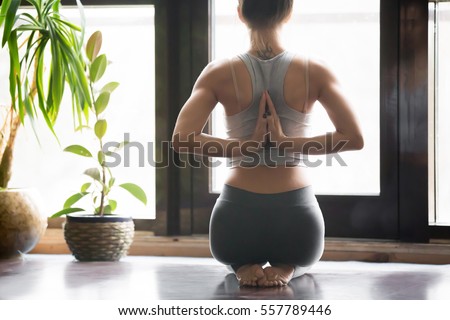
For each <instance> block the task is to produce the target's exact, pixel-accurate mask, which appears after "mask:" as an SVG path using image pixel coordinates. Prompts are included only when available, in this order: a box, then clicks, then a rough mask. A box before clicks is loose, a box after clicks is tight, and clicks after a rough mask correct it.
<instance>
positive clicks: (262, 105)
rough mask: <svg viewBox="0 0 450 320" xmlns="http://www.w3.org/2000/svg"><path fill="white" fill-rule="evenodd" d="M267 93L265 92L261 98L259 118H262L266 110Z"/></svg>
mask: <svg viewBox="0 0 450 320" xmlns="http://www.w3.org/2000/svg"><path fill="white" fill-rule="evenodd" d="M266 99H267V97H266V94H265V92H263V94H262V95H261V100H259V111H258V119H260V118H262V117H263V115H264V113H265V112H266Z"/></svg>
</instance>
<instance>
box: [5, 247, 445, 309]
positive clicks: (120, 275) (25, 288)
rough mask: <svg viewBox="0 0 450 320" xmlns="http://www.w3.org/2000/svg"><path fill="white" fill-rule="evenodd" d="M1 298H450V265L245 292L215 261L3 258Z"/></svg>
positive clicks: (368, 269) (336, 270)
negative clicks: (84, 260) (83, 260)
mask: <svg viewBox="0 0 450 320" xmlns="http://www.w3.org/2000/svg"><path fill="white" fill-rule="evenodd" d="M0 299H2V300H6V299H11V300H16V299H21V300H34V299H111V300H115V299H121V300H127V299H130V300H132V299H153V300H158V299H159V300H185V299H189V300H197V299H200V300H213V299H220V300H228V299H271V300H281V299H304V300H321V299H323V300H337V299H339V300H347V299H351V300H355V299H358V300H373V299H383V300H396V299H407V300H425V299H432V300H441V299H445V300H450V265H441V266H438V265H416V264H394V263H389V264H386V263H383V264H379V263H363V262H330V261H321V262H319V263H318V264H317V265H316V266H315V267H313V268H312V269H311V270H310V273H309V274H307V275H305V276H303V277H300V278H297V279H294V280H293V281H292V282H291V284H290V285H289V286H287V287H285V288H281V289H266V288H239V286H238V285H237V282H236V278H235V277H234V275H232V274H228V272H227V269H226V268H225V267H224V266H222V265H220V264H219V263H217V262H216V261H214V260H213V259H209V258H175V257H136V256H133V257H131V256H130V257H126V258H124V259H122V260H121V261H120V262H95V263H92V262H91V263H81V262H77V261H75V260H74V259H73V257H71V256H69V255H37V254H36V255H35V254H29V255H26V256H23V257H22V258H19V259H15V260H3V261H1V260H0Z"/></svg>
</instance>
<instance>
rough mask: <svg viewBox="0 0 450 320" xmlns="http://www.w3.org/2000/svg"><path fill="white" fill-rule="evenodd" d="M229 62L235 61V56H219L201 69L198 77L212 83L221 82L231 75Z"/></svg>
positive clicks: (227, 79)
mask: <svg viewBox="0 0 450 320" xmlns="http://www.w3.org/2000/svg"><path fill="white" fill-rule="evenodd" d="M230 63H233V64H234V63H236V59H235V58H220V59H215V60H212V61H210V62H209V63H208V64H207V65H206V66H205V68H204V69H203V71H202V73H201V75H200V78H201V79H204V80H205V81H208V82H209V83H210V84H211V85H212V84H219V85H220V84H221V83H222V82H223V81H229V78H230V77H231V71H230V70H231V66H230Z"/></svg>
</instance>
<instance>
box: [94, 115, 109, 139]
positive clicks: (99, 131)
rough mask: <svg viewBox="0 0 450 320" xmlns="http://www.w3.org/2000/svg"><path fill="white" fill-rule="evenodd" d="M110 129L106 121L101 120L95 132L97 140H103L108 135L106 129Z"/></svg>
mask: <svg viewBox="0 0 450 320" xmlns="http://www.w3.org/2000/svg"><path fill="white" fill-rule="evenodd" d="M107 128H108V124H107V122H106V120H105V119H100V120H98V121H97V122H96V123H95V126H94V131H95V135H96V136H97V138H99V139H101V138H103V136H104V135H105V133H106V129H107Z"/></svg>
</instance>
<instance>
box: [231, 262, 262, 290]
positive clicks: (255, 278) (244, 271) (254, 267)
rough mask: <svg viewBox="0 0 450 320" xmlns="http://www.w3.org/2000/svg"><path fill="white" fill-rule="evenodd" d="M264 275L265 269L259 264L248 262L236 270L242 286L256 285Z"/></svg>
mask: <svg viewBox="0 0 450 320" xmlns="http://www.w3.org/2000/svg"><path fill="white" fill-rule="evenodd" d="M264 277H265V276H264V270H263V268H262V267H261V266H260V265H259V264H246V265H243V266H242V267H240V268H239V269H237V271H236V278H237V279H238V281H239V285H240V286H249V287H256V286H257V285H258V282H259V281H260V280H261V279H263V278H264Z"/></svg>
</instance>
